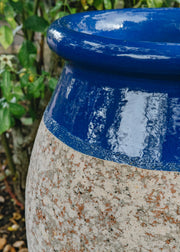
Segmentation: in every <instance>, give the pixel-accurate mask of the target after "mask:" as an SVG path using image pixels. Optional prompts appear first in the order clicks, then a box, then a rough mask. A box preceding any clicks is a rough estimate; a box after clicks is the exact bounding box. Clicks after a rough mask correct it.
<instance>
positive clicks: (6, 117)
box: [0, 107, 14, 134]
mask: <svg viewBox="0 0 180 252" xmlns="http://www.w3.org/2000/svg"><path fill="white" fill-rule="evenodd" d="M0 122H1V123H0V134H2V133H3V132H5V131H6V130H8V129H10V128H11V127H12V126H13V123H14V121H13V119H12V117H11V113H10V110H9V108H8V107H4V108H0Z"/></svg>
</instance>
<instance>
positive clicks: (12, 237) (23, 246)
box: [0, 148, 28, 252]
mask: <svg viewBox="0 0 180 252" xmlns="http://www.w3.org/2000/svg"><path fill="white" fill-rule="evenodd" d="M7 168H8V167H7V161H6V158H5V154H4V152H3V150H2V149H1V148H0V251H2V252H17V251H18V252H28V250H27V243H26V229H25V217H24V209H23V207H22V206H21V204H19V203H20V202H18V201H16V195H15V194H14V191H13V186H12V180H11V178H10V177H9V178H6V179H3V175H4V172H5V171H6V170H7Z"/></svg>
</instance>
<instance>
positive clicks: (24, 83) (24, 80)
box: [20, 74, 29, 88]
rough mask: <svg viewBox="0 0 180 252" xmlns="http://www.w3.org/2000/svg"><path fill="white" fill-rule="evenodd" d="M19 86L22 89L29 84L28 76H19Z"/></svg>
mask: <svg viewBox="0 0 180 252" xmlns="http://www.w3.org/2000/svg"><path fill="white" fill-rule="evenodd" d="M20 84H21V87H22V88H24V87H26V86H28V84H29V74H24V75H23V76H21V78H20Z"/></svg>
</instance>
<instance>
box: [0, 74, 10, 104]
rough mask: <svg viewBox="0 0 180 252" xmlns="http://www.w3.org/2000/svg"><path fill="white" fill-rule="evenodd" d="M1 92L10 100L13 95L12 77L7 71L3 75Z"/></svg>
mask: <svg viewBox="0 0 180 252" xmlns="http://www.w3.org/2000/svg"><path fill="white" fill-rule="evenodd" d="M1 90H2V93H3V96H4V97H5V98H6V99H7V100H8V99H9V96H10V93H11V76H10V72H9V71H7V70H6V71H4V72H3V74H2V82H1Z"/></svg>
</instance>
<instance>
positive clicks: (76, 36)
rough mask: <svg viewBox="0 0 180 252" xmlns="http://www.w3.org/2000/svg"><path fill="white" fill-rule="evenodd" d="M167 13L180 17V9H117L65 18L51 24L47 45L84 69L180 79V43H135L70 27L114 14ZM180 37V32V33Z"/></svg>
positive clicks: (83, 13)
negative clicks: (82, 21) (81, 21)
mask: <svg viewBox="0 0 180 252" xmlns="http://www.w3.org/2000/svg"><path fill="white" fill-rule="evenodd" d="M121 12H124V13H125V12H133V13H140V14H141V15H143V13H155V14H156V15H157V16H158V13H163V12H164V13H165V15H166V16H167V18H168V15H169V13H170V12H173V15H175V16H179V15H180V8H156V9H154V8H152V9H150V8H144V9H115V10H104V11H91V12H82V13H77V14H73V15H68V16H65V17H63V18H61V19H58V20H56V21H55V22H53V23H52V24H51V26H50V27H49V29H48V32H47V43H48V45H49V47H50V48H51V49H52V50H53V51H54V52H56V53H57V54H58V55H60V56H61V57H63V58H64V59H66V60H68V61H72V62H75V63H77V64H80V65H82V66H86V65H87V66H91V67H96V68H101V69H104V70H106V69H108V70H110V71H116V72H119V73H124V74H137V75H138V74H142V73H143V74H144V75H146V74H147V75H155V76H165V77H167V76H170V77H171V78H175V79H176V78H178V79H179V77H180V73H179V72H180V71H179V69H180V42H179V43H172V42H152V41H141V40H140V41H132V40H121V39H115V38H110V37H106V36H99V35H96V34H87V33H85V32H83V31H77V30H75V29H72V28H71V27H70V24H71V23H72V22H74V21H75V20H77V19H78V18H79V19H81V18H83V17H85V16H87V15H88V16H90V17H92V16H93V15H102V14H104V13H111V14H112V18H113V14H114V13H121ZM179 33H180V29H179Z"/></svg>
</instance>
